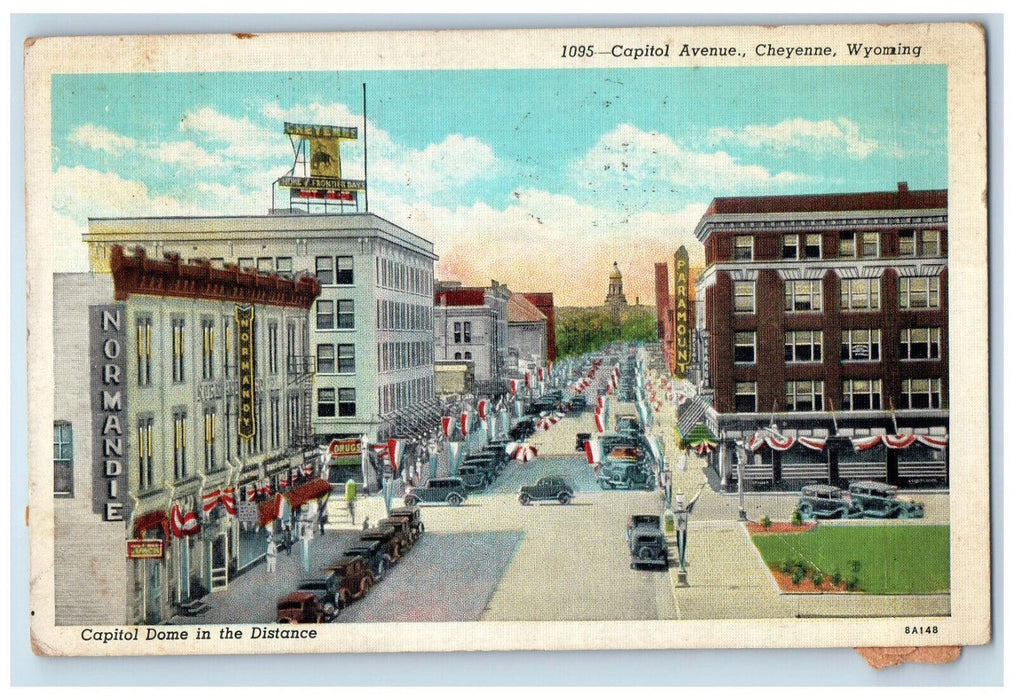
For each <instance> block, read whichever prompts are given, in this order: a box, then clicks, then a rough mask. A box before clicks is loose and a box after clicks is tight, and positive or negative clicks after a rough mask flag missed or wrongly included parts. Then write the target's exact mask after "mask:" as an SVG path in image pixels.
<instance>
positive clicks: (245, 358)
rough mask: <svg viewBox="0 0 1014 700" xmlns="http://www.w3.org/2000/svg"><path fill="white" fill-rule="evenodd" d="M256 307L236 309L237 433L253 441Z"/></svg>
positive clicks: (254, 430) (254, 428)
mask: <svg viewBox="0 0 1014 700" xmlns="http://www.w3.org/2000/svg"><path fill="white" fill-rule="evenodd" d="M253 321H254V307H253V306H237V307H236V336H237V337H236V354H237V357H238V360H239V426H238V430H237V433H238V434H239V436H240V437H241V438H243V439H244V440H252V439H253V436H254V434H255V433H256V432H257V424H256V422H255V420H254V325H253Z"/></svg>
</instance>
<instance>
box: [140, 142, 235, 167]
mask: <svg viewBox="0 0 1014 700" xmlns="http://www.w3.org/2000/svg"><path fill="white" fill-rule="evenodd" d="M148 154H149V155H150V156H151V157H152V158H154V159H155V160H158V161H160V162H162V163H168V164H169V165H177V166H180V167H182V168H220V167H222V165H223V164H224V162H225V161H224V160H223V159H222V157H221V156H220V155H218V154H214V153H208V151H206V150H204V149H203V148H201V147H200V146H198V145H197V144H195V143H193V142H191V141H174V142H171V143H162V144H158V145H152V146H150V147H149V148H148Z"/></svg>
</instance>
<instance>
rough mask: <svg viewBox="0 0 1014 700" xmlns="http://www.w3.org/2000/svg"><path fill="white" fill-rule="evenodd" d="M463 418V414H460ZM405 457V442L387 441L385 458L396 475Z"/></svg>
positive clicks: (392, 439)
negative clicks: (389, 461) (388, 460)
mask: <svg viewBox="0 0 1014 700" xmlns="http://www.w3.org/2000/svg"><path fill="white" fill-rule="evenodd" d="M462 416H464V414H462ZM404 456H405V441H404V440H396V439H394V438H391V439H390V440H388V441H387V458H388V459H390V460H391V468H392V469H393V470H394V473H395V474H397V473H398V470H399V469H400V468H401V460H402V458H403V457H404Z"/></svg>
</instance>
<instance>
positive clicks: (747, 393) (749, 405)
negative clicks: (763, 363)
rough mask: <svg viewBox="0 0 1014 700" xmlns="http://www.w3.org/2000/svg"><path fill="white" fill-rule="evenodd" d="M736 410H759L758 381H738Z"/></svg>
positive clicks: (744, 411) (740, 411)
mask: <svg viewBox="0 0 1014 700" xmlns="http://www.w3.org/2000/svg"><path fill="white" fill-rule="evenodd" d="M735 400H736V412H737V413H756V412H757V382H736V397H735Z"/></svg>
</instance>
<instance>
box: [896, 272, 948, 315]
mask: <svg viewBox="0 0 1014 700" xmlns="http://www.w3.org/2000/svg"><path fill="white" fill-rule="evenodd" d="M898 297H899V298H898V306H899V307H901V308H902V309H939V308H940V279H939V278H938V277H902V278H901V279H899V280H898Z"/></svg>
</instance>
